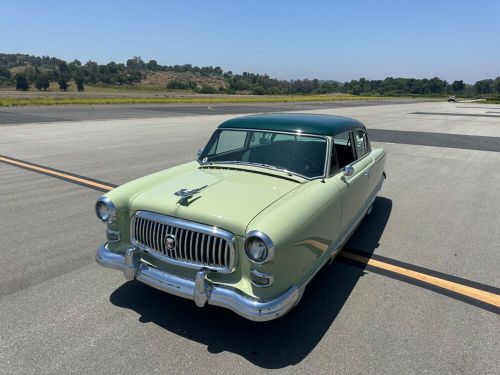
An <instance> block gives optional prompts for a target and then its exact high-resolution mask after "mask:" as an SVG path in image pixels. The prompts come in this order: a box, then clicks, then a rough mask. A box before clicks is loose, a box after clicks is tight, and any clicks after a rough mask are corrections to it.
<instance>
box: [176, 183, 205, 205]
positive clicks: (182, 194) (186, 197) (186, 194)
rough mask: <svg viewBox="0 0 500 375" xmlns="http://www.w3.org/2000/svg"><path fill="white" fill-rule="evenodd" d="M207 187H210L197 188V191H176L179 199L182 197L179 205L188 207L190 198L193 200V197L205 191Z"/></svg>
mask: <svg viewBox="0 0 500 375" xmlns="http://www.w3.org/2000/svg"><path fill="white" fill-rule="evenodd" d="M207 186H208V185H205V186H202V187H199V188H196V189H191V190H188V189H181V190H179V191H176V192H175V193H174V195H176V196H178V197H181V199H179V200H178V201H177V203H178V204H181V205H186V204H187V203H188V200H189V199H190V198H192V197H193V195H195V194H198V193H199V192H200V191H201V190H203V189H205V188H206V187H207Z"/></svg>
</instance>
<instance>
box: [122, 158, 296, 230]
mask: <svg viewBox="0 0 500 375" xmlns="http://www.w3.org/2000/svg"><path fill="white" fill-rule="evenodd" d="M205 185H206V187H204V188H203V189H201V190H200V191H199V193H197V194H194V195H193V197H192V198H190V199H189V200H188V201H187V203H185V204H182V203H181V202H179V200H180V198H181V197H179V196H176V195H175V193H176V192H177V191H179V190H181V189H188V190H191V189H196V188H200V187H203V186H205ZM298 186H300V182H298V181H294V180H292V179H287V178H282V177H279V176H274V175H270V174H262V173H256V172H255V171H251V170H245V169H238V170H234V169H224V168H221V169H211V168H196V169H194V170H190V171H187V172H184V173H181V174H180V175H177V176H172V177H169V178H168V179H166V180H165V181H162V182H160V183H158V184H156V185H154V186H153V187H150V188H148V189H145V190H144V191H142V192H141V193H140V194H138V195H137V196H136V197H135V198H134V199H133V200H132V201H131V203H130V209H131V210H132V211H139V210H143V211H150V212H156V213H160V214H163V215H168V216H174V217H177V218H181V219H185V220H190V221H195V222H198V223H203V224H208V225H213V226H216V227H218V228H221V229H225V230H228V231H230V232H232V233H234V234H235V235H240V236H243V235H245V230H246V227H247V226H248V224H249V223H250V221H251V220H252V219H253V218H254V217H255V216H256V215H257V214H258V213H259V212H261V211H262V210H264V209H265V208H266V207H267V206H269V205H270V204H272V203H273V202H275V201H276V200H278V199H279V198H281V197H282V196H284V195H285V194H287V193H289V192H290V191H292V190H294V189H295V188H297V187H298Z"/></svg>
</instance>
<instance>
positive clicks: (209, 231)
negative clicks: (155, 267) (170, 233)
mask: <svg viewBox="0 0 500 375" xmlns="http://www.w3.org/2000/svg"><path fill="white" fill-rule="evenodd" d="M136 218H143V219H146V220H149V223H152V224H146V225H145V226H152V225H155V223H161V224H165V225H167V226H169V227H175V233H174V236H175V237H176V239H177V241H178V242H179V244H181V246H179V247H178V246H176V247H175V248H174V249H173V251H172V252H173V253H175V257H177V258H178V259H174V258H172V257H170V256H166V255H162V254H160V253H158V252H157V251H156V250H155V249H151V248H150V247H148V246H145V245H143V244H141V243H139V242H137V241H136V240H135V237H136V236H135V228H136V227H135V221H136ZM141 229H142V230H144V228H141ZM188 231H191V233H192V232H197V233H202V234H206V235H207V236H203V237H202V244H201V247H200V254H201V261H202V262H203V260H204V259H205V262H207V263H208V261H209V256H208V255H209V254H208V248H207V249H206V251H203V248H204V246H203V245H205V246H207V247H208V246H209V244H211V243H210V238H211V237H212V238H214V240H213V241H212V242H213V243H212V244H211V245H212V246H215V242H216V240H215V238H220V239H223V240H225V243H226V244H227V246H228V247H229V249H228V250H229V255H228V256H227V258H228V259H227V261H228V262H227V263H226V264H227V267H218V266H216V265H213V264H212V265H208V264H200V263H194V262H190V261H189V260H187V254H188V253H189V252H190V251H191V250H190V249H188V246H189V245H190V243H191V242H190V241H188V234H189V232H188ZM145 233H149V234H151V233H152V231H151V230H148V229H147V228H146V232H145ZM191 237H192V235H191ZM205 237H207V241H206V244H204V243H203V242H204V240H205ZM130 241H131V244H132V245H134V246H136V247H138V248H140V249H142V250H144V251H147V252H148V254H150V255H151V256H153V257H155V258H157V259H159V260H161V261H163V262H166V263H169V264H173V265H175V266H179V267H186V268H190V269H194V270H201V269H202V268H206V269H208V270H210V271H213V272H220V273H231V272H233V271H234V265H235V264H236V251H235V246H236V237H235V236H234V235H233V234H232V233H231V232H228V231H226V230H223V229H220V228H217V227H214V226H210V225H205V224H200V223H196V222H192V221H187V220H182V219H178V218H176V217H172V216H166V215H161V214H157V213H154V212H149V211H137V212H136V214H135V215H134V216H133V217H132V219H131V220H130ZM150 243H152V242H150ZM204 253H205V257H204ZM167 254H168V252H167ZM179 259H180V260H179ZM225 260H226V259H225Z"/></svg>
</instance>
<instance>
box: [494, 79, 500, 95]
mask: <svg viewBox="0 0 500 375" xmlns="http://www.w3.org/2000/svg"><path fill="white" fill-rule="evenodd" d="M493 87H494V89H495V92H496V93H497V94H500V77H497V78H495V83H494V84H493Z"/></svg>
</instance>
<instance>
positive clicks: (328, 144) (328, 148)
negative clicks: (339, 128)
mask: <svg viewBox="0 0 500 375" xmlns="http://www.w3.org/2000/svg"><path fill="white" fill-rule="evenodd" d="M219 130H220V131H225V130H229V131H251V132H265V133H275V134H291V135H298V136H307V137H314V138H321V139H324V140H325V141H326V147H325V149H326V150H325V161H324V168H323V174H322V175H320V176H315V177H306V176H303V175H301V174H299V173H296V172H292V171H289V170H287V169H284V168H279V167H274V166H270V167H265V166H263V165H262V164H259V163H249V162H239V161H227V162H210V163H203V162H202V161H201V156H202V155H203V154H204V153H205V150H206V148H207V146H208V144H209V143H210V141H211V140H212V137H213V136H214V134H215V132H217V131H219ZM330 141H331V140H330V137H329V136H326V135H319V134H310V133H303V132H299V131H297V132H285V131H277V130H265V129H252V128H248V129H240V128H223V129H219V128H217V129H215V131H214V133H213V134H212V136H211V137H210V138H209V139H208V141H207V143H206V144H205V146H204V147H203V151H202V152H201V153H200V156H199V157H198V158H197V159H196V161H197V162H198V164H200V166H202V167H203V166H210V165H216V164H233V165H247V166H251V167H257V168H263V169H268V170H273V171H277V172H282V173H286V174H292V175H295V176H298V177H300V178H304V179H306V180H317V179H325V178H326V177H327V176H328V170H329V168H330V158H329V155H330V153H331V142H330Z"/></svg>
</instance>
